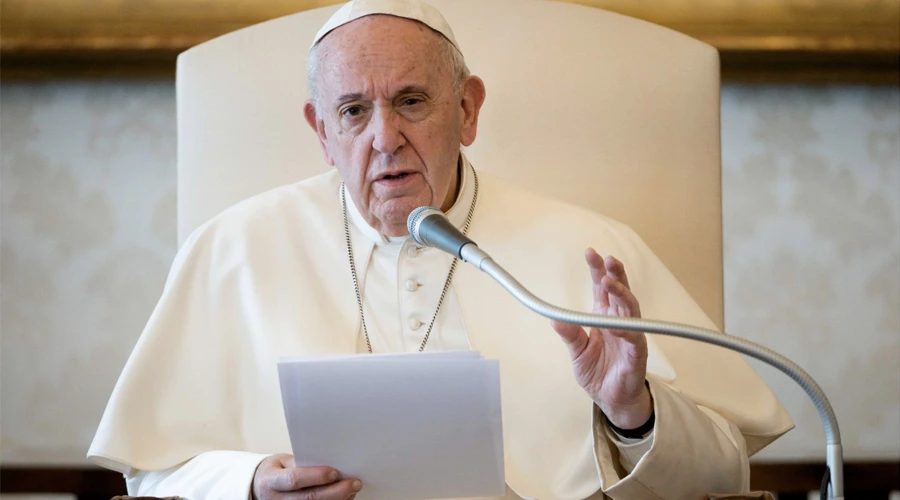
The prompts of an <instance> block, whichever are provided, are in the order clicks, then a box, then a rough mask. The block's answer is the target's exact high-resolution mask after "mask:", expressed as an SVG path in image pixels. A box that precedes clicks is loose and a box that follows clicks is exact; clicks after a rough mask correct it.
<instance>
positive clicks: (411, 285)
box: [406, 280, 419, 292]
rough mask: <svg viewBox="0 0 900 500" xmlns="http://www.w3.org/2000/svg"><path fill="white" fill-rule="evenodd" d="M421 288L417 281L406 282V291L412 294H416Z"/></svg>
mask: <svg viewBox="0 0 900 500" xmlns="http://www.w3.org/2000/svg"><path fill="white" fill-rule="evenodd" d="M418 288H419V284H418V283H416V280H406V290H407V291H410V292H415V291H416V290H417V289H418Z"/></svg>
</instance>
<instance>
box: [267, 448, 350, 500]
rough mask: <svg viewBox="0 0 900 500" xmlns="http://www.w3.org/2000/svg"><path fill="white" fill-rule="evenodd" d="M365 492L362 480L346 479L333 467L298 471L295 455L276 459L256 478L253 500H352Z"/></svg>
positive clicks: (269, 461)
mask: <svg viewBox="0 0 900 500" xmlns="http://www.w3.org/2000/svg"><path fill="white" fill-rule="evenodd" d="M360 489H362V483H361V482H360V481H359V480H358V479H346V478H342V477H341V475H340V473H339V472H338V471H337V470H335V469H333V468H331V467H296V466H295V465H294V457H292V456H291V455H283V454H282V455H272V456H271V457H267V458H266V459H265V460H263V461H262V462H260V464H259V467H257V468H256V473H255V474H254V476H253V485H252V486H251V491H252V492H253V500H270V499H282V498H283V499H296V500H301V499H308V500H313V499H314V500H349V499H351V498H353V497H354V496H356V494H357V493H358V492H359V490H360Z"/></svg>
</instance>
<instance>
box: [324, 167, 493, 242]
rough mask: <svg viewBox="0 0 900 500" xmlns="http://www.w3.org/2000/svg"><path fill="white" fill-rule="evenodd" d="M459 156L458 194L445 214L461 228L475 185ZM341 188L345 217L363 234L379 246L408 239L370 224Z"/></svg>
mask: <svg viewBox="0 0 900 500" xmlns="http://www.w3.org/2000/svg"><path fill="white" fill-rule="evenodd" d="M459 158H460V162H461V164H462V165H461V166H462V168H460V169H459V170H460V176H459V182H460V185H459V195H457V197H456V201H455V202H454V203H453V206H451V207H450V210H447V212H446V214H447V218H448V219H450V222H452V223H453V225H454V226H456V227H457V228H459V229H460V230H462V227H463V225H465V223H466V216H467V215H469V207H470V206H471V205H472V199H473V198H474V197H475V185H474V183H473V182H471V181H470V179H469V178H470V177H471V176H472V165H471V164H470V163H469V160H468V159H467V158H466V157H465V155H463V154H462V152H460V153H459ZM341 189H343V190H344V197H345V199H346V200H347V218H348V219H350V223H352V224H353V225H354V226H355V227H356V229H358V230H359V231H360V232H361V233H362V234H363V236H365V237H366V238H368V239H369V240H371V241H372V242H373V243H375V244H376V245H379V246H380V245H389V244H401V245H402V244H403V243H405V242H406V241H407V240H408V239H409V235H406V236H395V237H392V236H386V235H384V234H382V233H380V232H379V231H377V230H376V229H375V228H373V227H372V226H370V225H369V223H368V222H366V220H365V219H364V218H363V216H362V214H361V213H359V210H358V209H357V208H356V205H355V204H354V203H353V199H352V198H351V197H350V193H348V192H347V187H346V186H344V185H342V187H341Z"/></svg>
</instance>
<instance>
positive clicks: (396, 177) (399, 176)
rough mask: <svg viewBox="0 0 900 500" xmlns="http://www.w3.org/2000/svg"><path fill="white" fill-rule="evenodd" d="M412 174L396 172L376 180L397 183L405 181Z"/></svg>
mask: <svg viewBox="0 0 900 500" xmlns="http://www.w3.org/2000/svg"><path fill="white" fill-rule="evenodd" d="M413 173H414V172H396V173H393V174H384V175H382V176H381V177H380V178H379V179H378V180H379V181H399V180H402V179H406V178H407V177H409V176H410V175H412V174H413Z"/></svg>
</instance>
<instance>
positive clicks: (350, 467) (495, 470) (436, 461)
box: [278, 351, 506, 500]
mask: <svg viewBox="0 0 900 500" xmlns="http://www.w3.org/2000/svg"><path fill="white" fill-rule="evenodd" d="M278 371H279V377H280V379H281V394H282V400H283V403H284V411H285V418H286V419H287V424H288V431H289V433H290V437H291V447H292V448H293V452H294V460H295V462H296V464H297V465H298V466H314V465H327V466H331V467H334V468H336V469H338V470H339V471H341V473H342V474H344V476H346V477H356V478H359V479H360V480H362V482H363V489H362V491H361V492H360V493H359V494H357V496H356V498H357V499H358V500H414V499H430V498H465V497H503V496H504V495H505V494H506V486H505V480H504V471H503V428H502V420H501V412H500V368H499V363H498V362H497V361H490V360H484V359H481V357H480V356H479V354H478V353H477V352H475V351H464V352H439V353H416V354H386V355H357V356H337V357H329V358H315V359H289V360H282V361H281V362H280V363H279V366H278Z"/></svg>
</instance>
